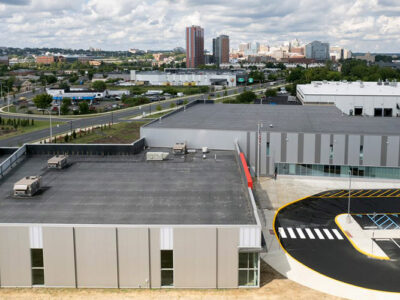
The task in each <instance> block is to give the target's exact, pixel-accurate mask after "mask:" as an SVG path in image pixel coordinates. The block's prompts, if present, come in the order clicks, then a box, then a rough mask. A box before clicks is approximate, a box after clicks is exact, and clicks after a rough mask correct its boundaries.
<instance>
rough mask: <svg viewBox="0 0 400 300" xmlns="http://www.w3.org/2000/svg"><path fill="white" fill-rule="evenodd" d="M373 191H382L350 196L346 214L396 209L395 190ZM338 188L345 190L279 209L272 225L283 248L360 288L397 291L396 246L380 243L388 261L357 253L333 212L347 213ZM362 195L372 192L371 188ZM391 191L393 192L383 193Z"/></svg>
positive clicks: (398, 265) (399, 207)
mask: <svg viewBox="0 0 400 300" xmlns="http://www.w3.org/2000/svg"><path fill="white" fill-rule="evenodd" d="M357 192H358V191H353V192H352V193H354V194H356V193H357ZM375 192H376V193H378V194H380V195H381V196H377V197H374V196H364V197H363V196H360V197H354V198H353V197H352V198H351V210H350V212H351V214H352V215H356V214H373V213H376V214H387V213H399V212H400V197H398V196H397V194H396V193H390V192H387V191H385V190H375ZM340 193H344V194H345V193H346V191H343V192H342V191H340V190H336V191H331V192H329V193H326V192H324V193H320V194H317V195H314V196H310V197H308V198H305V199H303V200H300V201H297V202H294V203H292V204H290V205H288V206H285V207H283V208H282V209H280V210H279V211H278V213H277V216H276V220H275V223H274V228H275V232H277V233H278V236H277V238H278V239H279V241H280V242H281V245H282V247H283V248H284V249H285V250H286V251H287V252H288V253H289V254H290V255H291V256H292V257H293V258H294V259H296V260H297V261H299V262H301V263H302V264H304V265H306V266H307V267H309V268H311V269H313V270H315V271H317V272H319V273H321V274H323V275H325V276H328V277H330V278H334V279H336V280H339V281H342V282H345V283H348V284H352V285H355V286H359V287H364V288H369V289H374V290H380V291H388V292H400V281H399V278H400V260H399V250H400V249H396V248H395V247H394V246H393V243H380V244H381V245H383V244H384V245H383V247H382V249H383V250H384V251H385V249H388V250H390V251H388V252H390V253H387V255H388V256H389V257H390V260H379V259H373V258H370V257H368V256H366V255H364V254H362V253H360V252H358V251H357V250H356V249H355V248H354V247H353V246H352V245H351V243H350V242H349V241H348V240H347V238H346V237H345V236H344V234H343V232H341V230H340V229H339V227H338V226H337V225H336V223H335V217H336V216H337V215H339V214H343V213H347V207H348V206H347V205H348V199H347V197H344V196H343V197H340ZM347 193H348V191H347ZM361 194H369V195H374V190H371V191H370V192H369V193H368V190H364V192H359V195H361ZM390 194H393V195H392V196H385V195H390ZM324 195H325V196H324ZM335 195H338V196H339V197H336V196H335ZM382 195H383V196H382ZM378 244H379V243H378ZM391 255H392V256H391Z"/></svg>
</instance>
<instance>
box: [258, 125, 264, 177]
mask: <svg viewBox="0 0 400 300" xmlns="http://www.w3.org/2000/svg"><path fill="white" fill-rule="evenodd" d="M262 127H263V123H262V122H261V121H259V122H258V123H257V180H258V181H260V152H261V131H260V130H261V128H262Z"/></svg>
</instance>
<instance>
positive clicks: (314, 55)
mask: <svg viewBox="0 0 400 300" xmlns="http://www.w3.org/2000/svg"><path fill="white" fill-rule="evenodd" d="M306 58H311V59H315V60H328V59H329V43H321V42H320V41H314V42H312V43H309V44H307V45H306Z"/></svg>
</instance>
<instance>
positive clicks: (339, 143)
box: [333, 134, 346, 165]
mask: <svg viewBox="0 0 400 300" xmlns="http://www.w3.org/2000/svg"><path fill="white" fill-rule="evenodd" d="M345 140H346V136H345V135H344V134H335V135H334V136H333V164H334V165H344V156H345V154H344V152H345Z"/></svg>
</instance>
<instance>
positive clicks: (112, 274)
mask: <svg viewBox="0 0 400 300" xmlns="http://www.w3.org/2000/svg"><path fill="white" fill-rule="evenodd" d="M75 243H76V245H75V247H76V268H77V270H76V271H77V272H76V273H77V283H78V287H90V288H92V287H96V288H101V287H103V288H106V287H107V288H117V287H118V275H117V240H116V230H115V228H106V227H78V228H75Z"/></svg>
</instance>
